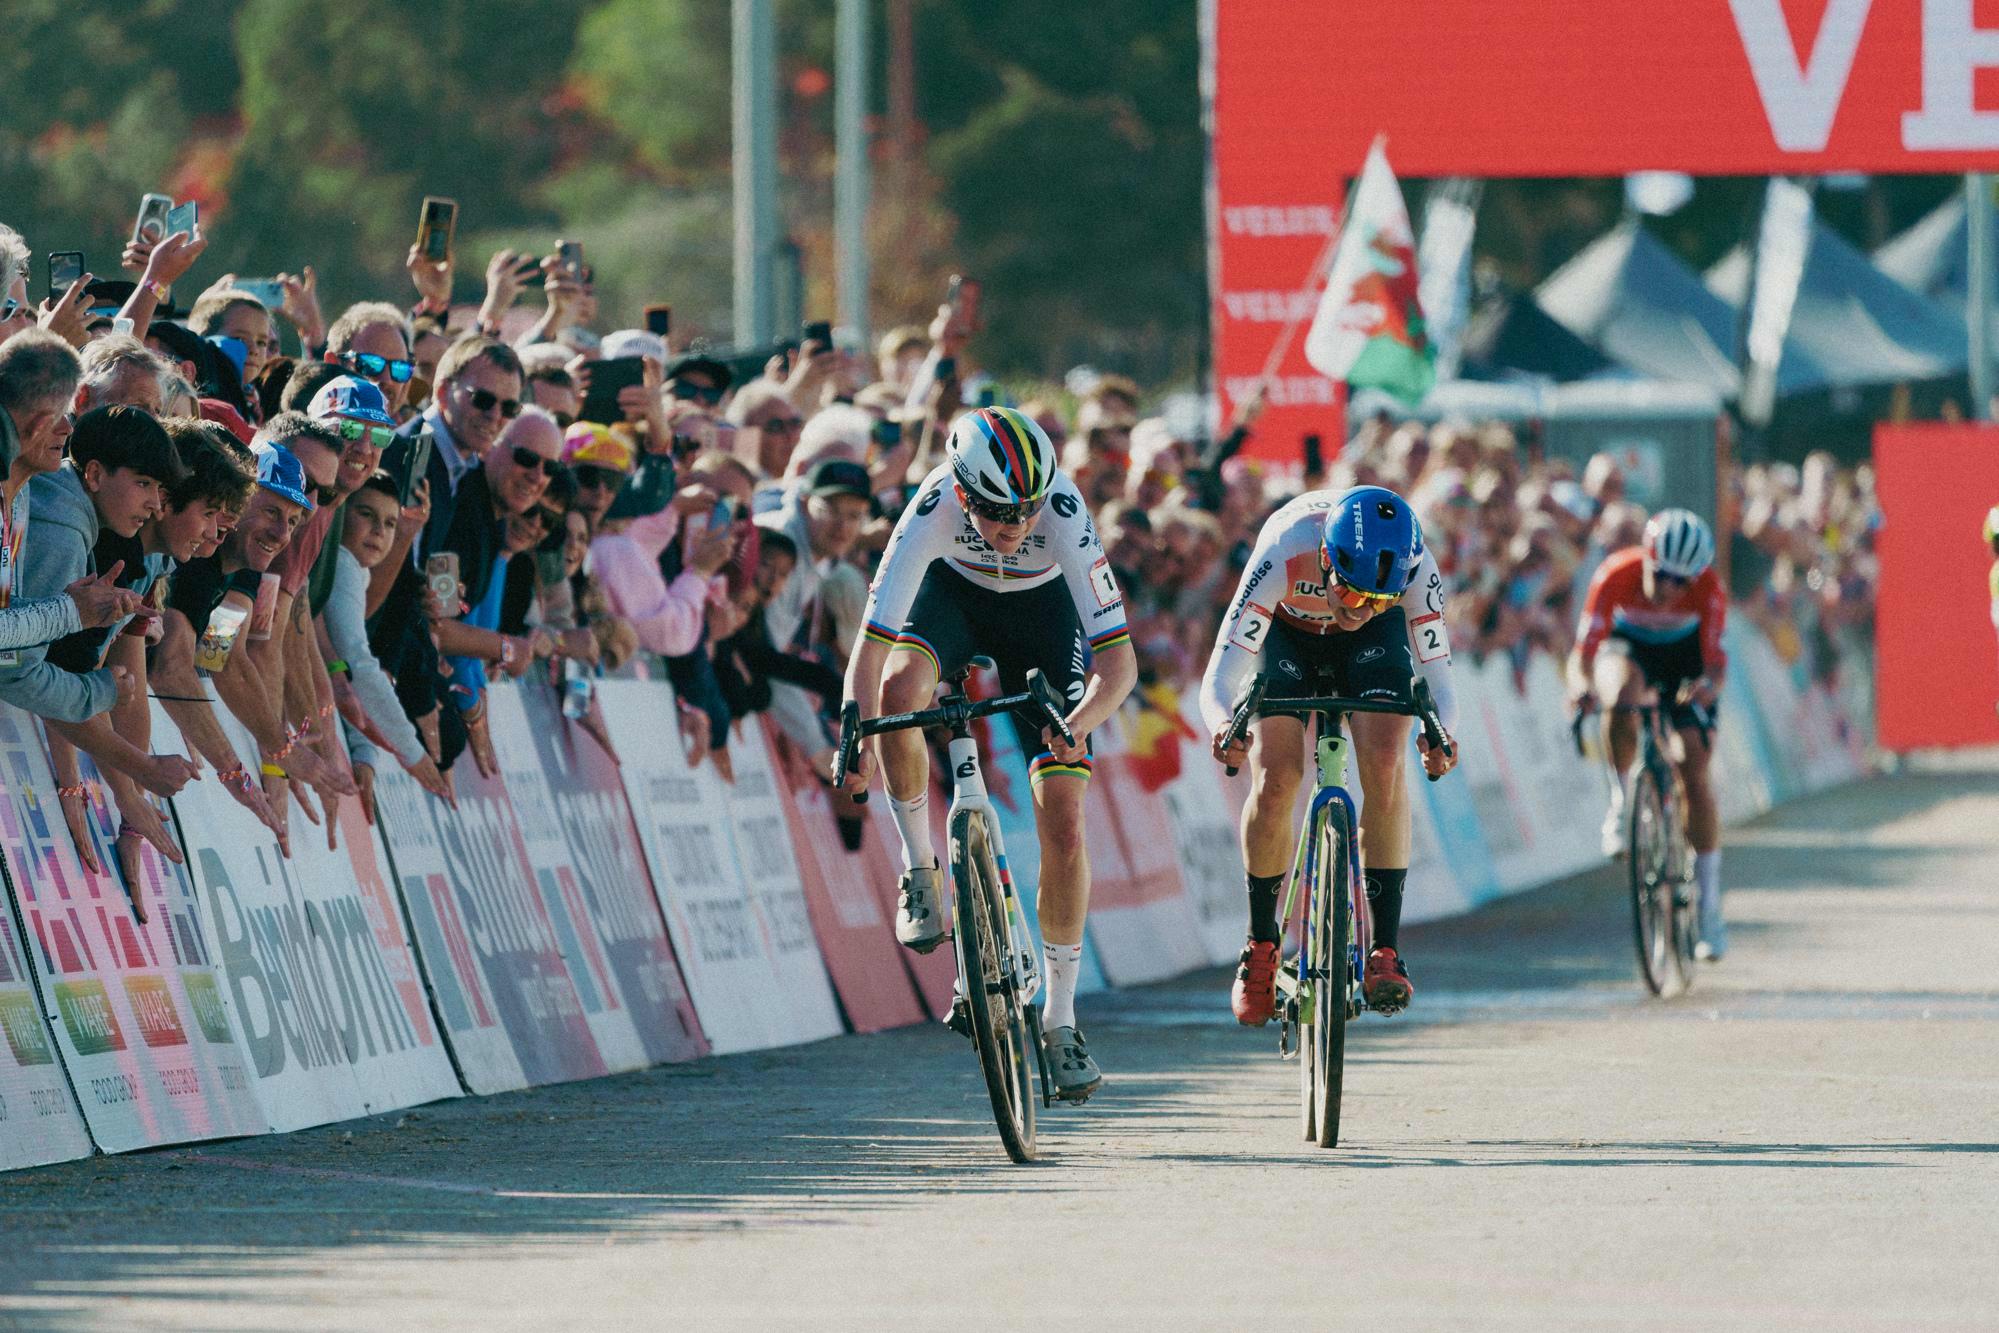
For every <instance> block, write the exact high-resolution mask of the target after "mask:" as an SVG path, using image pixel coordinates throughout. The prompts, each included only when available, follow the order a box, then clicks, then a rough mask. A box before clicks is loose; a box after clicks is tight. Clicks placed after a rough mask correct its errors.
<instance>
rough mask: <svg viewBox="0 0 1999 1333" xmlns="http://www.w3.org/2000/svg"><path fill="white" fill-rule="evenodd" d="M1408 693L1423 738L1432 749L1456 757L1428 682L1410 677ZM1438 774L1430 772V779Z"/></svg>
mask: <svg viewBox="0 0 1999 1333" xmlns="http://www.w3.org/2000/svg"><path fill="white" fill-rule="evenodd" d="M1409 694H1410V697H1411V698H1412V699H1414V700H1415V703H1416V718H1417V720H1418V721H1419V722H1421V723H1422V724H1423V739H1424V740H1426V741H1428V742H1429V743H1430V748H1431V749H1433V750H1442V751H1443V752H1444V755H1445V757H1446V758H1452V759H1455V758H1456V757H1457V746H1455V745H1453V744H1452V743H1451V739H1450V737H1448V736H1446V735H1445V734H1444V722H1443V719H1442V718H1440V717H1438V716H1437V701H1436V699H1435V698H1433V697H1432V696H1431V694H1430V682H1429V681H1427V680H1424V679H1423V678H1422V677H1421V676H1416V677H1413V678H1411V680H1410V682H1409ZM1439 776H1440V775H1439V774H1436V773H1431V774H1430V775H1429V778H1430V781H1432V782H1435V781H1436V780H1437V779H1438V777H1439Z"/></svg>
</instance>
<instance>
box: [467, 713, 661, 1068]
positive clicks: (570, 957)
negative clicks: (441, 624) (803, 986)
mask: <svg viewBox="0 0 1999 1333" xmlns="http://www.w3.org/2000/svg"><path fill="white" fill-rule="evenodd" d="M486 698H487V699H488V701H489V704H488V707H489V709H490V712H491V717H492V737H493V751H494V754H495V756H496V757H497V758H498V759H499V761H500V778H501V781H502V782H503V783H505V785H506V788H507V798H508V800H509V801H510V802H511V803H512V805H513V808H514V817H515V818H516V819H517V820H518V821H519V822H520V829H521V841H522V846H523V848H524V849H525V850H526V852H527V859H528V865H529V866H530V867H531V868H532V870H533V872H534V886H535V889H536V891H537V892H539V893H540V895H541V905H542V910H543V911H544V912H545V913H546V914H547V916H548V920H549V922H550V923H551V924H552V925H553V926H554V927H555V932H556V937H557V939H558V940H559V941H560V943H561V949H562V956H563V958H564V960H565V961H567V963H568V964H569V975H570V976H571V977H572V978H574V979H575V982H576V994H577V998H578V999H579V1000H581V1002H582V1005H583V1014H584V1018H585V1020H586V1021H587V1022H588V1023H589V1024H590V1032H591V1035H592V1036H593V1037H594V1038H595V1039H596V1042H597V1050H598V1052H599V1053H600V1054H601V1055H602V1056H603V1058H604V1066H605V1068H607V1069H610V1070H621V1069H643V1068H644V1067H645V1066H646V1065H648V1064H651V1063H653V1061H652V1059H651V1058H650V1055H649V1053H648V1052H647V1050H646V1042H645V1038H644V1037H643V1036H641V1035H640V1031H639V1024H640V1022H641V1021H642V1020H643V1021H644V1022H645V1023H646V1025H647V1026H650V1027H658V1026H660V1025H661V1024H663V1023H667V1022H671V1021H673V1019H672V1015H671V1012H670V1010H669V1009H668V1008H667V1005H666V1001H667V995H668V985H667V982H666V980H665V978H664V977H663V976H661V975H660V974H659V972H658V971H657V966H658V961H659V959H660V957H662V956H663V957H664V958H665V960H666V961H667V962H668V963H669V964H670V963H671V961H672V954H671V952H670V950H669V949H668V948H667V944H666V931H665V928H664V927H663V926H661V924H660V920H659V909H658V908H657V907H655V906H654V905H653V904H652V903H650V902H643V901H641V900H640V899H638V898H637V896H636V895H637V894H639V893H644V894H646V895H647V897H650V896H651V895H650V890H649V888H648V886H647V884H646V883H645V881H644V879H643V878H641V879H639V880H637V881H635V882H634V881H629V880H628V881H625V882H623V883H606V884H603V885H597V884H596V882H595V881H594V880H592V881H591V882H592V887H593V888H598V889H602V890H611V889H613V888H615V890H616V891H615V892H598V893H595V894H593V902H592V903H587V904H586V902H585V901H584V887H583V886H584V880H585V878H586V877H585V876H584V875H583V874H582V873H581V871H580V870H579V869H578V865H577V858H576V856H575V854H574V852H573V850H572V849H571V847H570V845H569V839H568V837H567V835H566V834H565V832H564V830H563V827H562V819H561V813H560V811H559V809H558V807H557V806H556V802H555V793H554V791H553V790H552V789H551V786H550V783H549V779H548V777H547V775H545V774H544V773H543V771H542V756H541V754H540V752H539V750H538V748H537V746H536V745H535V737H534V732H533V730H532V729H531V728H530V726H529V725H528V716H527V707H526V703H525V700H524V699H523V698H522V695H521V692H520V690H518V689H516V688H514V687H512V686H494V687H492V688H490V689H488V690H487V692H486ZM593 906H594V908H595V911H594V912H593V910H592V907H593ZM634 907H637V908H639V909H641V911H640V912H634V911H633V910H632V909H633V908H634ZM648 932H650V933H651V934H652V935H653V936H655V937H656V938H657V943H658V946H659V948H658V950H657V951H656V952H655V953H654V956H653V958H652V959H649V960H647V961H648V963H649V964H650V967H649V968H648V969H647V970H646V974H645V975H643V976H642V975H639V974H638V973H637V972H633V971H628V970H622V969H621V970H620V971H614V970H613V967H612V962H611V950H612V945H613V942H614V940H630V939H640V940H643V939H644V938H645V937H646V935H647V933H648ZM628 961H637V960H628ZM628 983H629V989H628ZM641 1009H643V1011H644V1012H643V1015H642V1014H641V1013H640V1010H641Z"/></svg>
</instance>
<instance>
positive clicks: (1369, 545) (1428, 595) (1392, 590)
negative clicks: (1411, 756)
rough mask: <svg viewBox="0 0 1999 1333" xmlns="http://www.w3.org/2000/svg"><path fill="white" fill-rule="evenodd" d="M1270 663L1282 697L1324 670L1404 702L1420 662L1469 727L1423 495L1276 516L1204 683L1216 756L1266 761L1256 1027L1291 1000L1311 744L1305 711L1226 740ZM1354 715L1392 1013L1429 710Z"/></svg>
mask: <svg viewBox="0 0 1999 1333" xmlns="http://www.w3.org/2000/svg"><path fill="white" fill-rule="evenodd" d="M1259 672H1261V673H1262V674H1263V675H1264V677H1265V679H1266V681H1267V687H1266V689H1265V692H1264V700H1265V702H1266V703H1270V702H1277V701H1281V700H1283V699H1286V698H1300V697H1305V696H1310V695H1314V694H1322V693H1325V692H1326V690H1325V686H1324V684H1323V682H1321V681H1320V680H1319V679H1318V678H1319V677H1320V675H1321V674H1322V673H1329V674H1330V675H1331V676H1332V682H1333V688H1334V689H1336V690H1337V692H1338V693H1340V694H1343V695H1346V696H1348V697H1350V698H1361V699H1366V698H1381V699H1396V700H1399V699H1402V698H1405V697H1406V695H1407V693H1408V689H1409V680H1410V677H1411V676H1412V675H1416V674H1419V673H1420V674H1421V675H1422V676H1423V677H1424V679H1426V680H1427V681H1429V683H1430V689H1431V692H1432V693H1433V694H1434V695H1435V696H1436V702H1437V711H1438V713H1439V715H1440V716H1441V718H1442V720H1443V723H1444V727H1445V729H1446V730H1447V731H1451V730H1455V729H1456V726H1457V701H1456V695H1455V692H1454V691H1453V690H1452V688H1451V645H1450V638H1449V636H1448V635H1447V634H1446V632H1445V629H1444V579H1443V575H1442V574H1440V573H1439V572H1438V570H1437V563H1436V561H1435V560H1433V559H1432V558H1431V557H1430V555H1429V553H1428V552H1427V551H1426V550H1425V549H1424V547H1423V526H1422V524H1421V523H1420V522H1419V521H1418V520H1417V518H1416V515H1415V513H1414V511H1413V510H1411V509H1410V507H1409V502H1408V501H1406V500H1404V499H1403V498H1402V497H1401V496H1399V495H1397V494H1396V493H1395V492H1394V491H1391V490H1388V489H1386V488H1385V487H1381V486H1356V487H1354V488H1353V489H1351V490H1348V491H1343V492H1337V493H1336V492H1333V491H1312V492H1309V493H1307V494H1305V495H1301V496H1299V497H1298V498H1297V499H1295V500H1293V501H1291V503H1289V504H1287V505H1285V506H1284V507H1283V508H1282V509H1279V510H1278V511H1277V512H1276V513H1275V514H1273V515H1271V516H1270V518H1269V520H1268V521H1266V522H1265V523H1264V525H1263V531H1262V532H1261V533H1259V534H1258V535H1257V539H1256V546H1255V549H1254V550H1252V551H1251V552H1250V556H1249V562H1248V563H1247V564H1246V565H1245V566H1244V567H1243V572H1242V580H1241V582H1240V583H1238V584H1237V585H1236V592H1235V597H1234V598H1233V599H1232V600H1231V601H1230V603H1229V609H1228V614H1227V615H1226V616H1225V617H1223V620H1222V625H1221V630H1220V632H1219V633H1218V634H1217V635H1216V637H1215V648H1214V652H1213V654H1212V655H1211V656H1210V657H1209V659H1208V670H1207V674H1206V675H1205V676H1204V677H1203V678H1202V681H1201V714H1202V717H1203V718H1204V719H1205V720H1206V721H1207V724H1208V726H1209V728H1210V729H1211V731H1212V732H1213V735H1214V751H1215V758H1216V760H1217V761H1219V762H1221V763H1225V764H1230V765H1242V764H1244V763H1247V765H1248V767H1249V770H1250V778H1251V781H1250V796H1249V799H1248V801H1247V802H1246V803H1245V804H1244V807H1243V815H1242V853H1243V868H1244V870H1245V872H1246V879H1247V882H1248V888H1249V940H1248V942H1247V943H1246V944H1245V945H1244V947H1243V951H1242V958H1241V961H1240V963H1239V965H1238V966H1237V969H1236V980H1235V987H1234V990H1233V992H1232V993H1231V996H1230V1007H1231V1008H1232V1009H1233V1010H1234V1011H1235V1016H1236V1020H1237V1021H1238V1022H1241V1023H1244V1024H1248V1025H1252V1026H1254V1025H1257V1024H1261V1023H1265V1022H1268V1021H1269V1019H1270V1017H1271V1014H1272V1013H1273V1012H1274V1010H1275V1004H1276V1001H1275V994H1274V992H1275V985H1276V977H1277V967H1278V962H1279V958H1278V954H1279V952H1280V944H1281V939H1282V931H1281V929H1280V926H1279V923H1278V921H1277V896H1278V893H1279V891H1280V889H1281V887H1282V883H1283V878H1284V875H1285V872H1286V871H1287V870H1289V869H1290V867H1291V858H1292V854H1293V852H1294V851H1295V850H1296V849H1295V847H1294V846H1293V840H1294V838H1295V837H1296V832H1297V831H1296V827H1295V825H1294V822H1293V820H1294V809H1295V804H1296V799H1297V795H1298V786H1299V783H1300V782H1302V781H1303V779H1304V773H1305V764H1306V761H1307V757H1308V752H1309V748H1310V747H1309V744H1308V740H1309V738H1308V737H1307V735H1306V729H1305V722H1304V720H1303V719H1301V718H1298V717H1284V716H1268V717H1262V718H1259V719H1257V720H1256V721H1255V722H1254V723H1252V724H1251V726H1250V729H1249V736H1250V740H1249V741H1248V742H1242V743H1238V744H1237V745H1236V746H1234V747H1232V748H1228V749H1224V748H1223V745H1222V742H1223V740H1224V739H1225V738H1226V734H1227V732H1228V729H1229V720H1230V713H1231V711H1232V710H1233V708H1234V706H1235V701H1236V699H1237V698H1238V697H1239V696H1240V694H1241V693H1242V691H1243V689H1244V687H1245V686H1246V685H1247V684H1248V683H1249V681H1250V680H1251V679H1253V678H1254V677H1255V676H1256V675H1257V674H1258V673H1259ZM1347 725H1348V727H1349V729H1350V730H1351V732H1352V734H1353V754H1354V761H1355V766H1356V767H1357V768H1358V769H1359V770H1360V785H1361V792H1362V794H1363V797H1364V798H1365V810H1366V820H1365V822H1364V823H1363V825H1362V827H1361V852H1362V859H1363V861H1364V863H1365V874H1366V877H1367V896H1368V902H1369V904H1370V906H1371V907H1372V909H1373V914H1374V942H1375V948H1374V949H1373V950H1372V951H1371V952H1370V953H1369V954H1368V959H1367V970H1366V974H1365V976H1364V978H1363V993H1364V994H1365V997H1366V999H1367V1003H1368V1005H1369V1007H1371V1008H1373V1009H1375V1010H1376V1011H1377V1012H1380V1013H1389V1014H1392V1013H1395V1012H1396V1011H1398V1010H1400V1009H1402V1008H1404V1007H1405V1006H1406V1005H1408V1003H1409V1001H1410V999H1411V998H1412V997H1413V995H1414V994H1415V987H1414V986H1413V985H1412V984H1411V983H1410V981H1409V969H1408V966H1407V965H1406V964H1405V963H1404V962H1403V959H1402V955H1401V945H1400V940H1399V927H1400V925H1401V920H1402V891H1403V886H1404V883H1405V881H1406V880H1407V878H1408V874H1409V844H1410V825H1409V800H1410V793H1409V785H1408V777H1407V756H1408V753H1409V733H1410V729H1411V727H1412V726H1413V720H1412V719H1410V718H1407V717H1396V716H1391V715H1387V714H1374V713H1369V714H1356V715H1355V716H1353V717H1351V718H1349V719H1348V722H1347ZM1418 746H1419V748H1420V749H1421V752H1422V755H1423V765H1424V768H1425V769H1426V770H1427V771H1428V772H1430V773H1431V774H1433V775H1435V776H1442V775H1443V774H1445V773H1448V772H1449V771H1450V770H1451V768H1452V767H1453V766H1454V765H1455V763H1456V762H1457V761H1456V747H1455V746H1446V747H1445V748H1443V749H1432V748H1430V746H1429V745H1428V744H1426V743H1424V742H1423V741H1422V739H1421V738H1420V737H1419V738H1418Z"/></svg>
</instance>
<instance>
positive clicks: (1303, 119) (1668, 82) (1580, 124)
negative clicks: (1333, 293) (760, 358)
mask: <svg viewBox="0 0 1999 1333" xmlns="http://www.w3.org/2000/svg"><path fill="white" fill-rule="evenodd" d="M1207 11H1208V12H1207V21H1208V25H1209V32H1208V57H1209V60H1210V61H1211V62H1212V75H1213V77H1212V82H1211V87H1212V90H1213V99H1214V100H1213V108H1212V112H1213V115H1212V125H1213V136H1214V137H1213V154H1214V161H1213V183H1214V192H1213V197H1212V204H1211V208H1212V211H1213V216H1212V217H1211V218H1210V220H1209V225H1210V228H1211V235H1212V236H1213V239H1214V250H1213V254H1212V256H1211V265H1210V281H1211V282H1212V284H1213V288H1214V303H1215V311H1214V326H1215V339H1216V371H1217V375H1216V378H1217V388H1218V389H1219V390H1220V391H1221V398H1222V406H1223V410H1224V411H1225V412H1226V411H1231V410H1233V408H1234V406H1235V404H1236V403H1238V402H1239V401H1240V400H1241V398H1242V397H1243V396H1244V395H1246V394H1247V393H1248V392H1249V390H1250V389H1251V388H1253V387H1254V384H1255V382H1256V377H1257V376H1258V375H1259V374H1260V373H1261V371H1262V370H1263V364H1264V358H1265V357H1266V356H1267V355H1268V354H1269V352H1270V351H1271V349H1272V348H1273V347H1274V346H1275V344H1276V341H1277V338H1278V336H1279V334H1280V332H1281V330H1282V329H1283V327H1284V325H1285V323H1286V322H1287V321H1288V320H1289V318H1290V317H1291V316H1292V315H1293V314H1294V313H1297V312H1299V311H1300V310H1301V309H1303V310H1304V317H1305V318H1306V319H1309V318H1310V311H1309V307H1310V305H1311V303H1312V302H1313V299H1314V294H1313V293H1312V292H1310V291H1304V290H1301V289H1302V288H1303V287H1304V286H1305V283H1306V278H1307V274H1308V272H1309V271H1310V268H1311V264H1312V260H1313V259H1314V258H1315V257H1316V256H1317V254H1318V253H1319V251H1320V249H1321V248H1322V247H1323V245H1324V243H1325V240H1326V237H1327V236H1328V234H1330V232H1331V231H1332V229H1333V227H1334V225H1335V220H1336V219H1337V217H1338V210H1339V201H1340V181H1341V180H1342V178H1344V177H1348V176H1351V175H1353V174H1354V173H1355V172H1357V171H1359V170H1360V166H1361V162H1362V160H1363V159H1364V158H1365V157H1366V155H1367V148H1368V144H1369V143H1370V142H1372V140H1373V139H1374V136H1375V135H1376V134H1386V135H1387V136H1388V158H1389V161H1390V162H1391V163H1392V164H1393V165H1394V167H1395V170H1396V172H1397V173H1398V174H1399V175H1401V176H1402V177H1403V178H1404V179H1409V178H1413V177H1434V176H1481V177H1494V176H1615V175H1622V174H1624V173H1626V172H1631V171H1641V170H1674V171H1686V172H1691V173H1694V174H1696V175H1768V174H1798V173H1816V172H1828V171H1871V172H1954V171H1970V170H1993V169H1995V168H1999V0H1669V2H1668V3H1660V2H1659V0H1598V2H1597V3H1594V4H1578V3H1577V2H1576V0H1341V3H1339V4H1298V3H1296V2H1295V0H1207ZM1299 341H1302V338H1300V340H1299ZM1271 398H1272V402H1273V405H1274V406H1273V411H1272V413H1271V415H1270V417H1269V419H1268V420H1267V422H1266V424H1265V428H1264V429H1263V430H1261V431H1259V433H1258V439H1257V442H1256V445H1255V446H1254V448H1255V450H1256V451H1257V452H1259V453H1261V454H1263V455H1265V456H1267V457H1273V458H1279V459H1283V460H1285V461H1290V460H1292V459H1295V458H1296V457H1297V450H1298V440H1299V436H1300V435H1301V434H1303V433H1304V432H1306V431H1310V430H1320V431H1322V432H1330V431H1333V430H1336V429H1337V427H1338V423H1339V417H1338V415H1337V414H1336V413H1335V412H1334V410H1333V409H1334V398H1333V386H1332V385H1331V384H1330V383H1328V382H1326V381H1325V380H1324V379H1323V377H1321V376H1318V375H1317V374H1315V373H1314V372H1313V371H1312V370H1311V368H1310V367H1309V366H1307V365H1306V364H1305V359H1304V356H1303V353H1302V352H1301V351H1299V350H1298V349H1297V348H1295V347H1294V349H1293V350H1292V352H1291V353H1290V354H1289V355H1288V356H1287V357H1286V358H1285V360H1284V362H1283V364H1282V365H1281V366H1280V367H1279V368H1278V370H1277V375H1276V379H1275V382H1274V384H1273V386H1272V393H1271ZM1327 444H1328V452H1329V453H1330V452H1331V448H1330V446H1331V444H1332V437H1331V435H1330V434H1329V435H1328V438H1327Z"/></svg>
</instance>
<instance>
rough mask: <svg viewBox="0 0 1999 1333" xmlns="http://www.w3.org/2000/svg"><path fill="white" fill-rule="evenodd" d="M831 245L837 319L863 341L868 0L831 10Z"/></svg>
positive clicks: (850, 0)
mask: <svg viewBox="0 0 1999 1333" xmlns="http://www.w3.org/2000/svg"><path fill="white" fill-rule="evenodd" d="M833 44H834V48H835V50H836V53H837V65H836V73H835V75H834V79H833V140H834V143H833V148H834V157H835V159H836V165H835V174H834V177H833V232H834V248H835V250H836V251H837V253H838V256H839V259H838V264H839V292H840V323H841V324H843V325H845V326H846V327H847V328H848V329H849V330H851V332H852V335H853V337H855V338H856V339H858V340H859V343H860V345H861V346H862V347H863V348H865V347H866V346H867V344H868V174H869V172H868V130H867V114H868V64H869V61H868V0H839V9H838V11H837V12H836V14H835V16H834V36H833Z"/></svg>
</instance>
